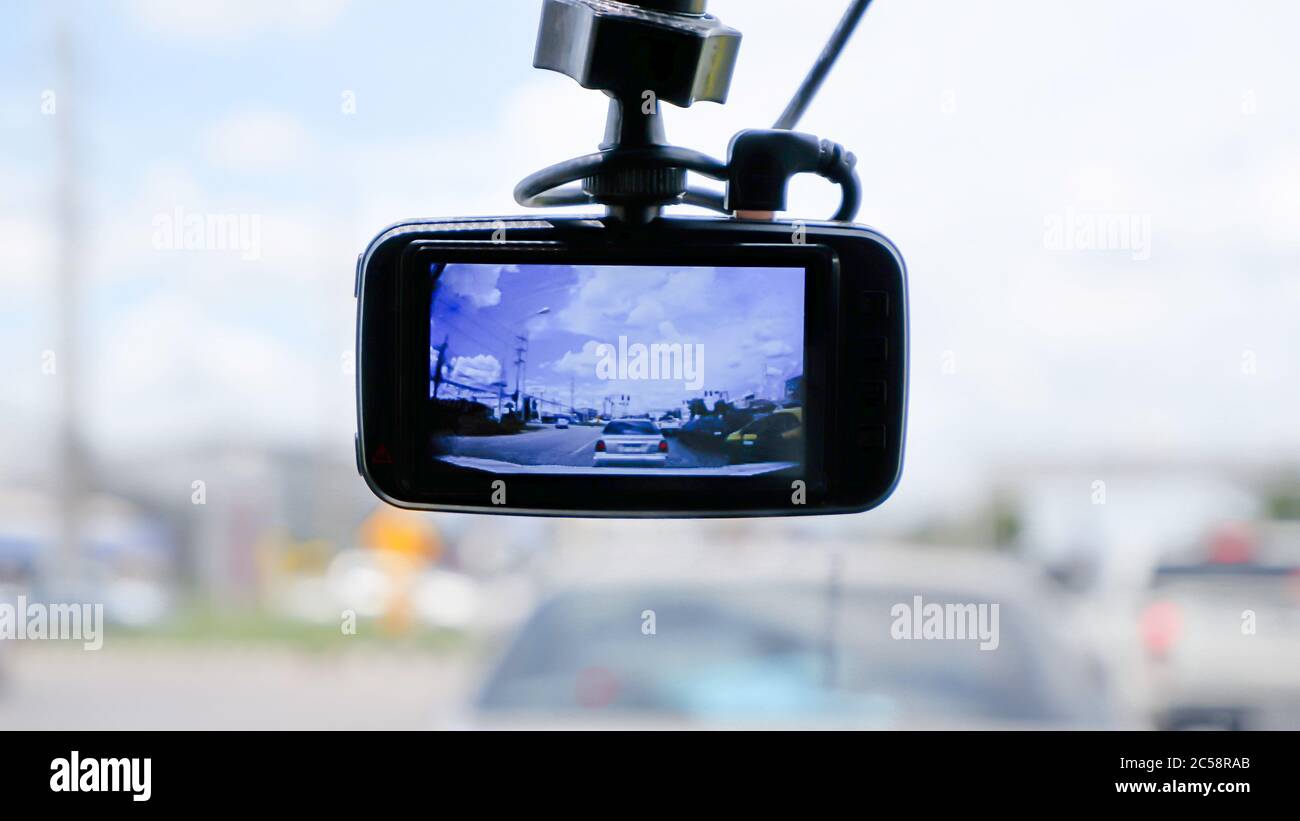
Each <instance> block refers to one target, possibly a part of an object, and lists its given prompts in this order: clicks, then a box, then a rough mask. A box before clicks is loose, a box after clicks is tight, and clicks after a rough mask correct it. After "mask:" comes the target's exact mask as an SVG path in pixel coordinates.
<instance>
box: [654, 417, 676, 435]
mask: <svg viewBox="0 0 1300 821" xmlns="http://www.w3.org/2000/svg"><path fill="white" fill-rule="evenodd" d="M655 424H656V425H658V426H659V430H660V431H661V432H662V433H663V435H664V436H676V435H677V432H678V431H680V430H681V429H682V420H680V419H678V418H677V417H676V416H667V415H665V416H661V417H659V421H658V422H655Z"/></svg>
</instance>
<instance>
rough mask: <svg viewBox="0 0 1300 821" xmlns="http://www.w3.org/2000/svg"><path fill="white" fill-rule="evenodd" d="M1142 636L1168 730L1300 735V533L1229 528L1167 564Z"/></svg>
mask: <svg viewBox="0 0 1300 821" xmlns="http://www.w3.org/2000/svg"><path fill="white" fill-rule="evenodd" d="M1138 628H1139V633H1140V635H1141V639H1142V644H1143V646H1144V648H1145V650H1146V653H1147V657H1148V661H1149V670H1148V672H1149V678H1150V686H1151V690H1152V698H1153V701H1154V704H1153V709H1154V710H1155V719H1156V722H1157V724H1158V726H1160V727H1162V728H1166V729H1202V728H1217V729H1290V730H1296V729H1300V525H1296V524H1295V523H1291V524H1273V525H1259V526H1253V527H1246V526H1241V525H1234V526H1229V527H1225V528H1221V529H1219V530H1218V531H1216V532H1215V533H1214V534H1213V535H1212V536H1211V538H1210V539H1209V540H1208V544H1207V545H1204V546H1202V549H1200V550H1199V551H1198V552H1197V553H1195V554H1193V555H1191V556H1183V557H1180V558H1179V559H1176V560H1171V561H1166V562H1164V563H1162V564H1161V565H1159V566H1158V567H1157V568H1156V569H1155V571H1154V573H1153V574H1152V578H1151V584H1150V588H1149V590H1148V596H1147V598H1146V601H1145V604H1144V607H1143V608H1142V611H1141V615H1140V617H1139V622H1138Z"/></svg>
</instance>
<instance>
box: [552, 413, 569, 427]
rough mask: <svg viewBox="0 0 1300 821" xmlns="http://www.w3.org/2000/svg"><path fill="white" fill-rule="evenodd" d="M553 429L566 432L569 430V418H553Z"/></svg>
mask: <svg viewBox="0 0 1300 821" xmlns="http://www.w3.org/2000/svg"><path fill="white" fill-rule="evenodd" d="M555 427H556V428H558V429H560V430H568V428H569V417H567V416H557V417H555Z"/></svg>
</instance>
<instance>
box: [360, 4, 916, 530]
mask: <svg viewBox="0 0 1300 821" xmlns="http://www.w3.org/2000/svg"><path fill="white" fill-rule="evenodd" d="M860 5H862V6H863V7H865V4H860ZM859 13H860V9H859ZM854 23H856V18H855V17H853V10H851V11H850V14H849V15H846V18H845V21H844V22H842V23H841V30H844V29H845V28H846V27H847V28H848V30H851V28H852V25H853V24H854ZM837 34H838V32H837ZM738 44H739V34H738V33H737V32H735V31H734V30H731V29H728V28H726V27H725V26H722V24H721V23H720V22H718V21H717V20H716V19H715V18H713V17H711V16H709V15H707V14H705V13H704V3H703V1H702V0H682V2H669V1H668V0H665V2H659V3H635V4H634V3H615V2H611V1H610V0H546V2H545V3H544V4H543V16H542V25H541V33H540V35H539V42H538V50H537V55H536V57H535V61H534V62H535V64H536V65H538V66H540V67H545V68H551V69H554V70H558V71H562V72H564V73H566V74H569V75H570V76H572V77H574V79H577V80H578V81H579V82H581V83H583V84H584V85H587V86H588V87H597V88H601V89H602V90H604V91H605V92H606V93H607V94H608V95H609V97H610V116H609V123H608V127H607V133H606V138H605V141H604V143H602V145H601V149H600V151H599V152H597V153H595V154H591V155H588V156H586V157H581V158H578V159H576V160H570V161H568V162H565V163H561V164H559V165H557V166H553V167H552V168H549V169H546V170H544V171H542V172H539V173H538V174H534V175H533V176H531V177H529V178H528V179H525V180H524V181H523V182H521V183H520V185H519V187H518V188H517V189H516V191H515V198H516V200H517V201H518V202H519V203H520V204H522V205H525V206H546V205H552V206H554V205H574V204H582V203H596V204H600V205H604V206H605V207H606V208H607V211H606V213H605V214H603V215H601V216H595V217H572V216H545V215H542V216H536V217H485V218H474V219H457V220H427V221H413V222H406V223H401V224H398V225H395V226H393V227H391V228H389V229H387V230H386V231H384V232H383V233H381V234H380V235H379V236H378V237H376V238H375V239H374V240H373V241H372V242H371V244H370V245H369V247H368V248H367V249H366V251H365V253H364V254H362V256H361V258H360V259H359V261H358V270H357V289H356V296H357V298H358V326H357V339H358V342H357V344H358V355H357V365H358V367H357V393H358V435H357V443H356V444H357V461H358V468H359V470H360V471H361V473H362V475H363V476H364V477H365V479H366V481H367V483H368V484H369V485H370V487H371V489H372V490H373V491H374V492H375V493H376V494H377V495H378V496H379V497H380V498H382V499H384V500H385V501H387V502H389V503H391V504H394V505H398V506H401V507H408V508H414V509H423V510H451V511H467V512H482V513H503V514H525V515H578V516H691V517H704V516H779V515H808V514H826V513H847V512H857V511H862V510H866V509H869V508H872V507H874V506H876V505H878V504H880V503H881V502H882V501H884V499H886V498H887V497H888V496H889V494H890V493H891V492H892V491H893V489H894V487H895V485H896V484H897V482H898V480H899V476H900V473H901V470H902V461H903V445H904V432H905V419H906V413H905V411H906V395H907V391H906V388H907V286H906V275H905V269H904V264H903V261H902V258H901V256H900V254H899V252H898V250H897V249H896V248H895V247H894V245H893V244H892V243H891V242H890V241H889V240H888V239H886V238H885V237H884V236H882V235H881V234H879V233H877V232H876V231H874V230H872V229H869V228H866V227H863V226H860V225H856V224H853V223H852V222H851V219H852V216H853V213H855V212H856V210H857V202H858V197H859V194H858V181H857V175H856V173H855V171H854V164H855V161H856V160H855V158H854V157H853V155H852V154H851V153H849V152H847V151H845V150H844V149H843V148H842V147H840V146H838V145H836V144H834V143H830V142H828V141H824V140H819V139H818V138H816V137H813V136H811V135H807V134H800V133H797V132H794V131H791V130H789V126H790V125H792V124H793V123H792V122H788V123H778V125H780V126H781V127H779V128H777V129H771V130H750V131H745V132H741V133H740V134H738V135H737V136H736V137H735V138H734V139H733V140H732V143H731V146H730V150H729V156H728V161H727V162H726V163H722V162H720V161H717V160H713V159H711V158H709V157H707V156H705V155H703V154H698V153H697V152H693V151H690V150H688V149H682V148H678V147H675V146H671V145H668V144H667V143H666V140H665V139H664V136H663V125H662V120H661V115H660V113H659V109H658V101H657V99H653V98H655V97H656V96H657V97H658V99H667V100H670V101H672V102H674V103H676V104H677V105H682V106H686V105H690V104H691V103H692V102H694V101H696V100H698V99H709V100H714V101H717V102H722V101H724V100H725V97H726V93H727V86H728V84H729V78H730V72H731V67H732V65H733V64H734V60H735V55H736V49H737V46H738ZM841 45H842V42H841ZM592 55H597V57H599V60H598V61H597V62H598V63H600V65H593V63H592V60H593V57H592ZM826 59H827V55H825V54H824V55H823V58H822V60H823V61H825V60H826ZM830 59H831V60H833V59H834V55H833V54H831V55H830ZM827 67H828V66H822V70H821V74H822V76H824V73H825V68H827ZM817 71H818V68H817V67H815V69H814V74H816V73H817ZM810 76H813V75H810ZM818 82H819V81H818ZM805 85H806V88H805V89H803V90H801V93H802V94H804V98H803V100H802V102H799V98H798V96H797V97H796V103H793V104H792V109H793V110H796V111H798V110H801V107H802V106H806V104H807V100H808V99H810V98H811V94H812V93H814V92H815V90H816V87H815V85H816V84H815V83H814V84H813V85H812V86H811V88H808V87H807V85H808V84H805ZM640 89H646V91H641V90H640ZM646 100H652V101H653V102H654V104H653V105H646V104H645V101H646ZM792 109H787V113H786V115H784V116H783V118H782V119H783V120H789V119H790V116H791V115H790V112H791V110H792ZM797 117H798V114H797V113H796V114H794V115H793V118H794V119H797ZM687 171H692V172H695V173H699V174H703V175H705V176H708V177H711V178H713V179H715V180H720V181H722V182H723V183H724V185H725V189H724V190H723V191H721V192H713V191H710V190H708V189H695V188H691V187H689V186H687V184H686V173H687ZM805 172H807V173H817V174H820V175H821V176H823V177H826V178H827V179H829V180H831V181H833V182H836V183H837V184H839V185H840V187H841V189H842V202H841V207H840V209H839V212H837V214H836V215H835V218H834V219H833V220H830V221H796V220H777V219H775V218H774V217H775V213H776V212H779V211H783V210H784V209H785V189H786V183H787V182H788V180H789V178H790V177H792V176H793V175H794V174H798V173H805ZM567 183H579V185H576V186H566V184H567ZM680 203H690V204H695V205H702V206H705V207H709V208H713V209H715V210H719V211H723V212H724V213H726V214H728V216H727V217H726V218H708V217H669V216H665V215H664V214H663V213H662V210H663V208H665V207H667V206H671V205H675V204H680Z"/></svg>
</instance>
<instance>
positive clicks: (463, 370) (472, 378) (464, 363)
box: [451, 353, 502, 385]
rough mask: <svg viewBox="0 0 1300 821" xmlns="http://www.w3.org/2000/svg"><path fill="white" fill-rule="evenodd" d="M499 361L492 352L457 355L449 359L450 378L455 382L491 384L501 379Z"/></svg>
mask: <svg viewBox="0 0 1300 821" xmlns="http://www.w3.org/2000/svg"><path fill="white" fill-rule="evenodd" d="M501 373H502V368H501V362H500V361H499V360H498V359H497V358H496V357H495V356H493V355H492V354H488V353H483V354H478V355H477V356H457V357H454V358H453V359H452V360H451V378H452V379H453V380H455V381H457V382H472V383H475V384H478V385H491V384H492V383H493V382H497V381H499V380H500V379H501Z"/></svg>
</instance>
